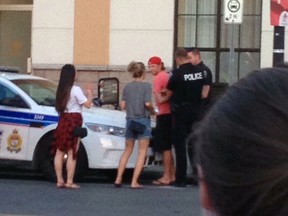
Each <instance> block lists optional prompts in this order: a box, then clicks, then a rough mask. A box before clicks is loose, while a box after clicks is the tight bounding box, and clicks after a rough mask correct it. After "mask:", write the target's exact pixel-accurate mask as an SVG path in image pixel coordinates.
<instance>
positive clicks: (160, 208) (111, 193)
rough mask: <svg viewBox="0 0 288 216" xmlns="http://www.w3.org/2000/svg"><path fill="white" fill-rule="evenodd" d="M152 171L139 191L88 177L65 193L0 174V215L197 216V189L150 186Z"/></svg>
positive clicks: (42, 183)
mask: <svg viewBox="0 0 288 216" xmlns="http://www.w3.org/2000/svg"><path fill="white" fill-rule="evenodd" d="M156 171H157V169H156V170H155V169H152V170H145V171H144V173H143V175H142V179H143V181H144V182H143V183H145V188H144V189H142V190H132V189H130V187H129V185H128V184H127V185H124V187H122V188H114V187H113V185H112V182H111V181H109V180H107V181H105V180H104V179H103V178H100V179H97V178H95V177H88V178H87V179H86V181H85V182H82V183H81V184H80V185H81V188H80V189H79V190H69V189H58V188H56V187H55V184H53V183H50V182H47V181H45V180H43V179H42V178H41V177H38V179H36V180H35V179H33V177H31V176H29V175H28V176H27V177H24V178H23V177H22V178H21V179H19V178H12V176H10V177H8V178H1V175H0V215H5V216H7V215H17V216H19V215H47V216H50V215H71V216H73V215H84V216H85V215H87V216H89V215H93V216H94V215H97V216H114V215H115V216H116V215H117V216H119V215H120V216H122V215H123V216H135V215H137V216H160V215H161V216H175V215H177V216H178V215H179V216H180V215H181V216H186V215H187V216H188V215H189V216H199V215H200V207H199V206H200V204H199V196H198V187H193V186H191V185H188V187H186V188H175V187H170V186H168V187H156V186H152V185H151V184H150V183H149V182H150V179H149V178H154V177H155V173H157V172H156ZM158 174H159V173H158ZM151 176H152V177H151ZM2 177H3V176H2Z"/></svg>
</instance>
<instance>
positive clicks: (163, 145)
mask: <svg viewBox="0 0 288 216" xmlns="http://www.w3.org/2000/svg"><path fill="white" fill-rule="evenodd" d="M148 67H149V70H150V71H151V73H152V75H153V76H154V79H153V94H154V97H155V102H156V106H157V108H158V110H159V111H158V113H157V115H156V134H155V136H156V138H155V146H154V147H155V150H156V151H158V152H162V153H163V169H164V171H163V176H162V177H161V178H159V179H157V180H154V181H153V184H154V185H158V186H162V185H170V184H171V183H173V182H174V181H175V168H174V160H173V155H172V136H171V134H172V114H171V109H170V102H169V101H168V100H167V99H164V98H165V97H163V95H165V92H166V86H167V83H168V81H169V74H168V72H167V71H165V67H164V64H163V62H162V60H161V59H160V58H159V57H157V56H153V57H151V58H150V59H149V61H148Z"/></svg>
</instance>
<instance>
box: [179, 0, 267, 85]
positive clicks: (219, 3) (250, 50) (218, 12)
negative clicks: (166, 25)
mask: <svg viewBox="0 0 288 216" xmlns="http://www.w3.org/2000/svg"><path fill="white" fill-rule="evenodd" d="M196 1H197V3H198V2H199V0H196ZM200 1H201V0H200ZM223 2H224V1H223V0H217V6H216V7H217V8H216V34H215V36H216V44H215V47H198V46H197V40H198V39H197V35H198V28H197V20H198V19H199V16H201V15H203V14H198V7H197V9H196V14H195V16H196V18H195V19H196V27H195V29H196V32H195V47H197V48H198V49H199V50H200V52H214V53H215V58H216V59H215V69H213V70H215V71H214V72H215V78H214V81H215V82H220V65H221V62H220V60H221V59H220V58H221V53H223V52H230V48H223V47H221V30H222V27H221V26H222V25H223V24H222V19H223V10H222V8H223ZM262 5H263V2H262V1H261V5H260V7H261V8H262ZM178 11H179V0H175V11H174V12H175V18H174V29H175V30H174V49H176V48H177V47H180V46H178V33H179V29H178V27H179V26H178V20H179V17H180V16H187V15H189V14H179V13H178ZM244 12H245V11H244ZM193 15H194V14H193ZM205 16H207V15H206V14H205ZM244 16H254V17H257V16H259V17H260V23H261V21H262V10H261V11H260V14H251V13H249V14H245V13H244V14H243V17H244ZM235 25H236V24H235ZM261 31H262V26H261V27H260V32H261ZM238 37H239V40H237V41H236V42H237V43H240V41H241V29H240V30H239V31H238ZM182 48H187V49H189V48H192V47H182ZM234 52H235V53H238V55H237V58H238V59H237V60H236V62H238V65H237V71H236V74H237V76H238V78H239V76H240V56H241V53H245V52H248V53H259V55H260V58H259V68H260V59H261V34H260V35H259V48H241V47H237V48H235V50H234ZM235 57H236V55H235ZM173 67H176V64H175V62H174V63H173Z"/></svg>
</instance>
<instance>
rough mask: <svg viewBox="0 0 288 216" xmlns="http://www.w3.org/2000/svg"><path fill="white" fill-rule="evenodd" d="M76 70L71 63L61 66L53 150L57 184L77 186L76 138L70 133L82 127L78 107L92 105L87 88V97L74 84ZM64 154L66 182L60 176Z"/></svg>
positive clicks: (78, 140)
mask: <svg viewBox="0 0 288 216" xmlns="http://www.w3.org/2000/svg"><path fill="white" fill-rule="evenodd" d="M75 78H76V69H75V67H74V65H71V64H66V65H64V66H63V67H62V69H61V75H60V80H59V84H58V88H57V92H56V106H55V108H56V110H57V112H58V113H59V117H60V118H59V122H58V126H57V128H56V131H55V133H54V135H55V138H56V140H55V143H54V150H56V154H55V158H54V166H55V172H56V177H57V187H59V188H61V187H67V188H72V189H78V188H79V185H77V184H75V183H74V180H73V179H74V173H75V167H76V157H77V151H78V147H79V142H80V138H78V137H76V136H74V135H73V130H74V129H75V128H76V127H81V126H82V122H83V120H82V115H81V112H82V107H83V106H85V107H87V108H90V107H91V106H92V93H91V91H90V90H87V97H86V96H85V95H84V94H83V92H82V90H81V88H80V87H78V86H75V85H74V81H75ZM65 154H67V156H68V158H67V164H66V169H67V182H66V183H65V181H64V178H63V170H62V169H63V158H64V155H65Z"/></svg>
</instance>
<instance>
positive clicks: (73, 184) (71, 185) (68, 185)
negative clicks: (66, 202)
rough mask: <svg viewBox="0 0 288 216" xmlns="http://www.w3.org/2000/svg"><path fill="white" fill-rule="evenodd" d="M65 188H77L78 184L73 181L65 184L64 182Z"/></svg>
mask: <svg viewBox="0 0 288 216" xmlns="http://www.w3.org/2000/svg"><path fill="white" fill-rule="evenodd" d="M65 188H68V189H79V188H80V186H79V185H77V184H75V183H72V184H68V183H66V184H65Z"/></svg>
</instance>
